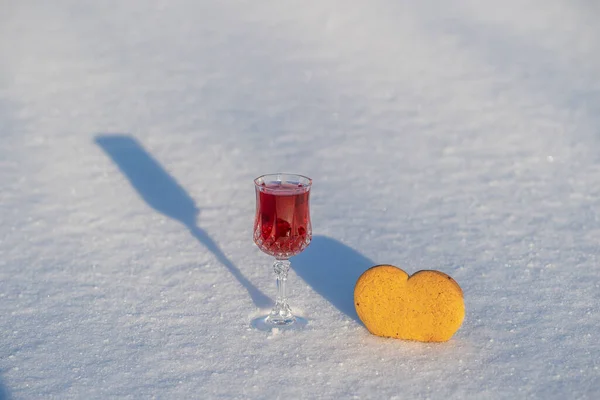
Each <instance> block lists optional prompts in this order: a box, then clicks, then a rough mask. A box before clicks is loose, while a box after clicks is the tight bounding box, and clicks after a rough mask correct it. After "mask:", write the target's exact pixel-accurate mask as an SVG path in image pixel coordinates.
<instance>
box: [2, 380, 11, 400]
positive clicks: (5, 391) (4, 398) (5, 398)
mask: <svg viewBox="0 0 600 400" xmlns="http://www.w3.org/2000/svg"><path fill="white" fill-rule="evenodd" d="M9 399H10V393H9V392H8V389H7V388H6V386H4V384H3V383H2V382H1V381H0V400H9Z"/></svg>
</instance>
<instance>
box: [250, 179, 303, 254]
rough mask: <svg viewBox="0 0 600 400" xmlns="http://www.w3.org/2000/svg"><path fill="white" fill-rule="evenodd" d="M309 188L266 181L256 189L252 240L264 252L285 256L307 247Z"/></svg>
mask: <svg viewBox="0 0 600 400" xmlns="http://www.w3.org/2000/svg"><path fill="white" fill-rule="evenodd" d="M309 194H310V192H309V188H308V187H306V186H304V185H301V184H299V185H292V184H288V183H277V182H274V183H268V184H266V185H265V184H263V185H261V186H259V187H257V188H256V196H257V199H256V200H257V201H256V219H255V220H254V241H255V242H256V244H257V245H258V247H259V248H260V249H261V250H262V251H263V252H265V253H267V254H269V255H272V256H274V257H277V258H288V257H291V256H293V255H295V254H298V253H300V252H301V251H302V250H304V249H305V248H306V246H308V244H309V243H310V239H311V237H312V229H311V225H310V214H309V206H308V198H309Z"/></svg>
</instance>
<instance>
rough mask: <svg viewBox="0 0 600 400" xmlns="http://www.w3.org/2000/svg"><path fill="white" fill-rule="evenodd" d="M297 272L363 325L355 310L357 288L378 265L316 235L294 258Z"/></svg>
mask: <svg viewBox="0 0 600 400" xmlns="http://www.w3.org/2000/svg"><path fill="white" fill-rule="evenodd" d="M291 261H292V268H293V269H294V271H295V272H296V273H297V274H298V275H299V276H300V277H301V278H302V279H303V280H304V281H305V282H306V283H307V284H308V285H310V286H311V287H312V288H313V289H314V290H315V291H316V292H317V293H319V294H320V295H321V296H323V297H324V298H325V299H326V300H327V301H329V302H330V303H331V304H333V305H334V306H335V307H337V309H338V310H340V311H341V312H343V313H344V314H346V315H347V316H348V317H350V318H352V319H353V320H355V321H356V322H358V323H360V324H362V322H361V321H360V319H359V318H358V315H357V314H356V310H355V308H354V285H355V284H356V281H357V280H358V278H359V277H360V275H361V274H362V273H363V272H365V271H366V270H367V269H369V268H370V267H372V266H373V265H375V264H374V262H373V261H372V260H370V259H369V258H367V257H365V256H363V255H362V254H360V253H359V252H358V251H356V250H354V249H353V248H351V247H348V246H346V245H345V244H343V243H341V242H339V241H338V240H335V239H332V238H330V237H327V236H319V235H317V236H313V238H312V241H311V243H310V245H309V246H308V247H307V248H306V250H304V251H303V252H302V253H300V254H299V255H297V256H295V257H293V258H292V260H291Z"/></svg>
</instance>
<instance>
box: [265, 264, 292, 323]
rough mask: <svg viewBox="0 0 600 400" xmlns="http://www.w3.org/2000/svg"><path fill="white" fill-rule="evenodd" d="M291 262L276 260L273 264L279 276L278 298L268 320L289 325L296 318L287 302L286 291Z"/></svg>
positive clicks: (276, 274)
mask: <svg viewBox="0 0 600 400" xmlns="http://www.w3.org/2000/svg"><path fill="white" fill-rule="evenodd" d="M290 264H291V263H290V261H289V260H275V263H274V264H273V270H274V271H275V276H276V277H277V298H276V299H275V306H274V307H273V309H272V310H271V313H270V314H269V316H268V317H267V320H268V322H270V323H272V324H275V325H287V324H291V323H293V322H294V320H295V318H294V315H293V314H292V310H291V309H290V306H289V305H288V303H287V293H286V286H287V276H288V271H289V269H290Z"/></svg>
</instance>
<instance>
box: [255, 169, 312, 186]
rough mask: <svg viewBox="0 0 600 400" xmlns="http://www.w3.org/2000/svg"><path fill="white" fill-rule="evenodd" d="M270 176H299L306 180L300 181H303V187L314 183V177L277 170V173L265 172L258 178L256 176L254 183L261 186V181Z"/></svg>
mask: <svg viewBox="0 0 600 400" xmlns="http://www.w3.org/2000/svg"><path fill="white" fill-rule="evenodd" d="M268 176H273V177H280V176H291V177H297V178H300V180H305V181H306V183H304V182H299V183H302V187H305V188H310V187H311V185H312V179H311V178H309V177H308V176H306V175H300V174H292V173H288V172H275V173H271V174H263V175H261V176H258V177H256V178H254V185H255V186H256V187H261V186H260V183H259V182H260V181H261V180H263V181H264V180H265V178H266V177H268ZM275 180H277V179H275Z"/></svg>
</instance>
